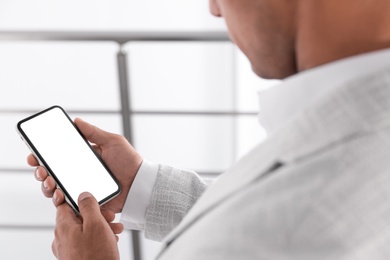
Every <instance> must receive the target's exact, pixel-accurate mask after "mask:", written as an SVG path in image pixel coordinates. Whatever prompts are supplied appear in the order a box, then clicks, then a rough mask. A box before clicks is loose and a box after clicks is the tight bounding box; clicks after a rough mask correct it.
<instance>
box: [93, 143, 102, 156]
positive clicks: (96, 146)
mask: <svg viewBox="0 0 390 260" xmlns="http://www.w3.org/2000/svg"><path fill="white" fill-rule="evenodd" d="M92 148H93V149H94V150H95V152H96V153H97V154H98V155H99V156H102V148H100V146H98V145H92Z"/></svg>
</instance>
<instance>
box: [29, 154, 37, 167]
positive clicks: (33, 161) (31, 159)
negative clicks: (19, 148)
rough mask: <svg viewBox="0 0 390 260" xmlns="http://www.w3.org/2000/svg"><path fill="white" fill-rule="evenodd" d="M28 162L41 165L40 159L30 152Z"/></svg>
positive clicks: (31, 164) (32, 164)
mask: <svg viewBox="0 0 390 260" xmlns="http://www.w3.org/2000/svg"><path fill="white" fill-rule="evenodd" d="M27 163H28V165H30V166H38V165H39V163H38V160H37V159H36V158H35V156H34V155H33V154H32V153H30V154H29V155H28V156H27Z"/></svg>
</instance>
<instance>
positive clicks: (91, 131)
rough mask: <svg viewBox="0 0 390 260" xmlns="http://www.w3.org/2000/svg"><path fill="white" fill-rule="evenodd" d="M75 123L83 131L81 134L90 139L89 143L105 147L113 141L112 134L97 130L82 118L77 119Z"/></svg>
mask: <svg viewBox="0 0 390 260" xmlns="http://www.w3.org/2000/svg"><path fill="white" fill-rule="evenodd" d="M74 123H75V124H76V126H77V127H78V129H79V130H80V131H81V133H82V134H83V135H84V136H85V138H87V139H88V141H90V142H92V143H95V144H97V145H104V144H105V143H107V142H108V141H109V140H110V139H111V135H112V134H111V133H109V132H106V131H104V130H101V129H99V128H97V127H96V126H94V125H91V124H89V123H87V122H85V121H83V120H82V119H80V118H76V119H75V120H74Z"/></svg>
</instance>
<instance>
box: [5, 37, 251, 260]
mask: <svg viewBox="0 0 390 260" xmlns="http://www.w3.org/2000/svg"><path fill="white" fill-rule="evenodd" d="M0 41H99V42H101V41H110V42H116V43H118V46H119V48H118V53H117V57H116V58H117V68H118V78H119V89H120V96H121V110H120V111H119V112H120V114H121V118H122V126H123V133H124V136H125V137H126V138H127V139H128V140H129V141H130V142H132V141H133V136H132V116H133V115H134V114H160V115H161V114H166V115H227V116H235V115H254V114H255V113H248V112H244V113H239V112H237V111H230V112H224V111H222V112H218V111H217V112H216V111H189V112H181V111H134V110H133V109H132V107H131V103H130V98H129V97H130V94H131V85H130V75H128V65H127V58H128V54H127V53H126V51H125V49H124V45H125V44H127V43H130V42H158V41H161V42H168V41H171V42H227V41H229V37H228V35H227V33H226V32H224V31H192V32H179V31H171V32H168V31H165V32H164V31H161V32H160V31H154V32H153V31H149V32H141V31H128V32H126V31H116V32H115V31H106V32H104V31H100V32H99V31H60V32H59V31H0ZM0 112H4V113H13V112H15V113H18V112H25V111H21V110H5V109H2V110H0ZM77 112H80V113H88V112H91V111H77ZM98 112H99V113H111V111H98ZM4 170H9V171H12V169H4ZM0 228H7V227H6V226H4V225H0ZM8 228H18V226H12V227H8ZM20 228H24V229H25V228H33V229H34V228H38V229H39V228H50V227H47V226H44V227H43V226H39V227H31V226H30V227H25V226H23V227H20ZM131 234H132V235H131V236H132V243H133V245H132V246H133V254H134V260H141V258H142V256H141V245H140V238H139V232H136V231H132V233H131Z"/></svg>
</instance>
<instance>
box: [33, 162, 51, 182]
mask: <svg viewBox="0 0 390 260" xmlns="http://www.w3.org/2000/svg"><path fill="white" fill-rule="evenodd" d="M34 175H35V179H37V181H44V180H45V179H46V178H47V176H48V174H47V171H46V170H45V168H44V167H42V166H38V167H37V168H36V169H35V172H34Z"/></svg>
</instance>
